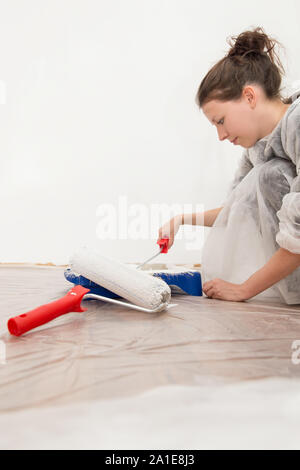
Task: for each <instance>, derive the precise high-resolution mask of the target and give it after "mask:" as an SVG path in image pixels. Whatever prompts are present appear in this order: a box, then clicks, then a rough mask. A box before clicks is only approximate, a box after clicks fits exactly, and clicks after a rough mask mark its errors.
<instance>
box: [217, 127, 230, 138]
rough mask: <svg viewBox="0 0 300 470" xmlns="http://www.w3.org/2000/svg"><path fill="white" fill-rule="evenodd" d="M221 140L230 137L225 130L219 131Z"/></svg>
mask: <svg viewBox="0 0 300 470" xmlns="http://www.w3.org/2000/svg"><path fill="white" fill-rule="evenodd" d="M218 136H219V140H225V139H227V137H228V132H226V131H225V129H218Z"/></svg>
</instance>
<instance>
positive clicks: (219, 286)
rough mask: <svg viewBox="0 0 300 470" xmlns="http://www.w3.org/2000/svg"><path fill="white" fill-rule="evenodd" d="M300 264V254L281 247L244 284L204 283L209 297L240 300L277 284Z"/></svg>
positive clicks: (204, 288) (216, 280)
mask: <svg viewBox="0 0 300 470" xmlns="http://www.w3.org/2000/svg"><path fill="white" fill-rule="evenodd" d="M299 266H300V254H297V253H291V252H290V251H288V250H285V249H284V248H279V249H278V250H277V251H276V253H274V255H273V256H272V257H271V258H270V259H269V261H268V262H267V263H266V264H265V265H264V266H263V267H262V268H261V269H259V270H258V271H256V272H255V273H254V274H252V276H250V277H249V279H247V280H246V281H245V282H243V283H242V284H233V283H231V282H227V281H223V280H222V279H212V280H211V281H208V282H205V283H204V284H203V292H204V293H205V294H206V295H207V297H209V298H212V299H219V300H231V301H235V302H240V301H243V300H247V299H250V298H251V297H254V296H255V295H257V294H259V293H260V292H263V291H264V290H266V289H268V288H269V287H271V286H273V285H274V284H276V282H278V281H280V280H281V279H283V278H284V277H286V276H288V275H289V274H291V273H292V272H293V271H294V270H295V269H296V268H298V267H299Z"/></svg>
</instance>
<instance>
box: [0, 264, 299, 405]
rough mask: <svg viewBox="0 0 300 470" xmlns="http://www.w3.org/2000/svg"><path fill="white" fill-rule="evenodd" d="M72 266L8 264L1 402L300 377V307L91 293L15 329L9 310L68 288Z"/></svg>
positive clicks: (0, 298)
mask: <svg viewBox="0 0 300 470" xmlns="http://www.w3.org/2000/svg"><path fill="white" fill-rule="evenodd" d="M63 273H64V268H63V267H55V266H47V267H46V266H30V265H20V266H18V265H15V266H13V265H12V266H8V265H7V266H5V265H2V266H0V283H1V290H0V318H1V323H0V411H9V410H10V411H12V410H24V409H26V408H28V407H39V406H43V405H45V404H47V405H48V404H51V405H54V404H55V405H57V404H66V403H70V402H71V403H78V402H81V401H86V400H93V399H102V398H119V397H129V396H134V395H135V394H138V393H139V392H142V391H147V390H150V389H152V388H154V387H158V386H163V385H170V384H178V385H201V384H203V385H207V384H216V385H217V384H225V383H234V382H240V381H244V380H247V379H248V380H249V379H251V380H252V379H253V380H255V379H259V378H266V377H285V378H300V364H299V365H298V364H295V363H293V361H292V353H293V349H292V344H293V342H294V341H296V340H299V344H300V306H292V307H291V306H287V305H281V304H270V303H263V302H254V301H252V302H251V301H248V302H225V301H219V300H212V299H207V298H206V297H191V296H187V295H173V296H172V302H173V303H176V304H177V306H175V307H173V308H171V309H170V310H169V311H167V312H162V313H159V314H146V313H142V312H137V311H133V310H129V309H125V308H122V307H118V306H115V305H112V304H109V303H102V302H99V301H94V300H93V301H83V306H85V307H87V308H88V311H86V312H85V313H70V314H68V315H66V316H64V317H60V318H58V319H56V320H54V321H53V322H51V323H49V324H47V325H44V326H43V327H40V328H38V329H36V330H33V331H32V332H29V333H27V334H26V335H24V336H22V337H19V338H16V337H13V336H11V335H10V334H9V333H8V331H7V328H6V323H7V320H8V318H10V317H12V316H15V315H18V314H21V313H25V312H26V311H28V310H30V309H32V308H35V307H37V306H39V305H42V304H44V303H48V302H50V301H52V300H55V299H57V298H59V297H62V296H63V295H64V294H65V293H66V292H67V291H68V290H69V289H70V288H71V287H72V285H71V284H70V283H68V282H67V281H66V280H65V278H64V275H63ZM299 357H300V354H299Z"/></svg>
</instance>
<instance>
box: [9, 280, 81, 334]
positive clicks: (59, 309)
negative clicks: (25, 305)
mask: <svg viewBox="0 0 300 470" xmlns="http://www.w3.org/2000/svg"><path fill="white" fill-rule="evenodd" d="M88 292H90V289H86V288H85V287H82V286H80V285H78V286H76V287H73V289H71V290H70V291H69V292H68V293H67V294H66V295H65V296H64V297H62V298H61V299H58V300H54V302H50V303H49V304H46V305H41V306H40V307H37V308H35V309H34V310H30V311H29V312H27V313H23V314H22V315H18V316H17V317H13V318H10V319H9V320H8V322H7V327H8V331H9V332H10V333H11V334H12V335H14V336H21V335H22V334H23V333H26V332H27V331H29V330H32V329H33V328H36V327H38V326H41V325H43V324H44V323H48V322H49V321H51V320H54V318H57V317H59V316H60V315H64V314H65V313H70V312H85V311H86V310H87V309H86V308H82V307H81V305H80V303H81V300H82V298H83V296H84V295H85V294H87V293H88Z"/></svg>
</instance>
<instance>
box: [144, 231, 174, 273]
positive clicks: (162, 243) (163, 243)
mask: <svg viewBox="0 0 300 470" xmlns="http://www.w3.org/2000/svg"><path fill="white" fill-rule="evenodd" d="M157 244H158V245H159V247H160V250H159V252H158V253H156V255H154V256H152V257H151V258H149V259H147V261H145V262H144V263H142V264H139V266H137V269H139V268H141V267H142V266H144V265H145V264H147V263H149V261H151V260H153V259H154V258H156V256H158V255H160V254H161V253H168V246H169V238H161V239H160V240H158V241H157Z"/></svg>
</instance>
